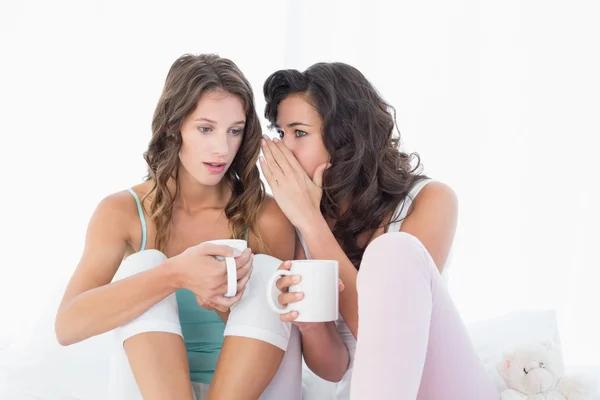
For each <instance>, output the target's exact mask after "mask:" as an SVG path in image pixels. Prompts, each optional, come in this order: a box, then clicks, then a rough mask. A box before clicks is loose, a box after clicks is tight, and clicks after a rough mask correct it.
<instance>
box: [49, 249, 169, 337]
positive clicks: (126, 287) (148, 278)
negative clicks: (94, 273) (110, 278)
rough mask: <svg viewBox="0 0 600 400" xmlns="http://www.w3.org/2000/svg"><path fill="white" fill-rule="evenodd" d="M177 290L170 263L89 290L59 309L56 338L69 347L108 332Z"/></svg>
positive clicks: (166, 262)
mask: <svg viewBox="0 0 600 400" xmlns="http://www.w3.org/2000/svg"><path fill="white" fill-rule="evenodd" d="M177 288H178V286H177V279H176V276H175V273H174V268H172V266H171V265H170V261H169V260H167V261H165V262H164V263H162V264H159V265H158V266H156V267H154V268H152V269H150V270H148V271H145V272H141V273H138V274H136V275H133V276H130V277H127V278H124V279H122V280H119V281H116V282H113V283H110V284H108V285H104V286H100V287H97V288H94V289H90V290H87V291H85V292H84V293H81V294H80V295H78V296H76V297H75V298H73V299H72V300H71V301H70V302H69V303H68V304H65V305H64V306H63V307H61V309H59V312H58V314H57V316H56V322H55V331H56V337H57V339H58V341H59V343H60V344H62V345H64V346H67V345H70V344H74V343H77V342H80V341H82V340H85V339H88V338H90V337H92V336H96V335H99V334H102V333H105V332H108V331H110V330H112V329H115V328H117V327H119V326H121V325H124V324H126V323H128V322H130V321H132V320H133V319H135V318H137V317H139V316H140V315H142V314H143V313H144V312H145V311H147V310H148V309H149V308H150V307H152V306H153V305H154V304H156V303H158V302H159V301H161V300H163V299H164V298H165V297H167V296H169V295H170V294H172V293H173V292H175V291H176V290H177Z"/></svg>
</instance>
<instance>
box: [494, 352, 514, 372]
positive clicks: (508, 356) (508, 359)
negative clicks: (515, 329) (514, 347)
mask: <svg viewBox="0 0 600 400" xmlns="http://www.w3.org/2000/svg"><path fill="white" fill-rule="evenodd" d="M513 359H514V354H513V353H505V354H504V355H503V356H502V358H501V359H500V361H499V362H498V364H497V365H496V367H497V370H498V373H499V374H500V376H502V377H506V374H507V373H508V369H509V368H510V365H511V364H512V362H513Z"/></svg>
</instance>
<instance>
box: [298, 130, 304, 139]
mask: <svg viewBox="0 0 600 400" xmlns="http://www.w3.org/2000/svg"><path fill="white" fill-rule="evenodd" d="M302 136H306V132H304V131H299V130H297V131H296V137H302Z"/></svg>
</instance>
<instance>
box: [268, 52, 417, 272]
mask: <svg viewBox="0 0 600 400" xmlns="http://www.w3.org/2000/svg"><path fill="white" fill-rule="evenodd" d="M263 92H264V96H265V100H266V103H267V104H266V108H265V117H266V118H267V119H268V120H269V122H270V123H271V124H272V125H276V124H277V112H278V106H279V103H280V102H281V101H282V100H283V99H285V98H286V97H287V96H289V95H291V94H297V93H301V94H304V95H305V96H306V98H307V99H308V101H310V102H311V104H312V105H313V106H314V107H315V109H316V110H317V111H318V113H319V115H320V116H321V118H322V120H323V132H322V134H323V142H324V143H325V147H326V149H327V152H328V153H329V155H330V157H331V160H330V162H331V164H332V165H331V167H330V168H328V169H327V170H326V171H325V173H324V175H323V197H322V200H321V212H322V213H323V215H324V216H325V217H326V218H329V219H332V220H334V221H336V223H335V226H334V228H333V234H334V235H335V237H336V238H337V239H338V241H339V243H340V245H341V246H342V248H343V249H344V251H345V253H346V255H347V256H348V258H349V259H350V261H352V263H353V264H354V266H355V267H356V268H357V269H358V268H359V266H360V262H361V260H362V256H363V253H364V251H365V246H360V245H359V244H358V243H357V237H358V235H359V234H362V233H370V234H373V233H374V232H375V231H376V230H377V229H378V228H380V227H382V226H383V227H387V226H388V225H389V223H391V222H394V221H386V220H385V219H386V217H387V216H388V215H389V214H390V213H392V212H393V210H394V209H395V208H396V206H397V205H398V204H399V203H400V202H402V201H404V199H406V197H407V196H408V194H409V191H410V190H411V188H412V187H413V186H414V185H415V183H417V182H418V181H420V180H421V179H425V178H427V177H426V176H425V175H422V174H421V162H420V159H419V156H418V154H416V153H412V154H406V153H403V152H402V151H400V150H399V142H400V133H399V131H397V130H396V129H394V128H395V127H396V111H395V109H394V108H393V107H392V106H390V105H389V104H387V103H386V102H385V101H384V100H383V99H382V97H381V95H380V94H379V93H378V92H377V90H376V89H375V87H374V86H373V85H372V84H371V82H369V81H368V80H367V78H366V77H365V76H364V75H363V74H362V73H361V72H360V71H358V70H357V69H356V68H354V67H352V66H350V65H348V64H344V63H340V62H334V63H317V64H314V65H313V66H311V67H309V68H308V69H307V70H306V71H304V72H300V71H297V70H294V69H287V70H280V71H277V72H275V73H273V74H272V75H271V76H269V78H267V80H266V82H265V84H264V87H263ZM415 160H416V163H413V161H415ZM342 204H348V207H347V208H345V209H344V208H342V207H341V205H342Z"/></svg>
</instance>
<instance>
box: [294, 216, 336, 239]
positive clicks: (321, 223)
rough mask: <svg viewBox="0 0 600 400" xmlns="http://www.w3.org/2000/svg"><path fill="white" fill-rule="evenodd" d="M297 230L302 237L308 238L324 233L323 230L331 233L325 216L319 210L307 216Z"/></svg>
mask: <svg viewBox="0 0 600 400" xmlns="http://www.w3.org/2000/svg"><path fill="white" fill-rule="evenodd" d="M296 228H297V229H298V230H299V231H300V233H301V234H302V236H308V235H311V234H314V233H315V232H318V231H322V230H323V229H326V230H327V231H330V229H329V226H328V225H327V221H325V218H324V217H323V214H321V212H320V211H319V210H317V211H316V212H313V213H310V214H305V215H304V218H303V220H302V221H301V223H300V224H299V225H298V226H296Z"/></svg>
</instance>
